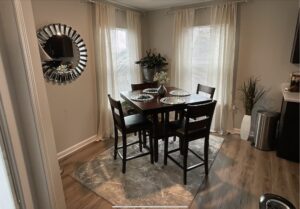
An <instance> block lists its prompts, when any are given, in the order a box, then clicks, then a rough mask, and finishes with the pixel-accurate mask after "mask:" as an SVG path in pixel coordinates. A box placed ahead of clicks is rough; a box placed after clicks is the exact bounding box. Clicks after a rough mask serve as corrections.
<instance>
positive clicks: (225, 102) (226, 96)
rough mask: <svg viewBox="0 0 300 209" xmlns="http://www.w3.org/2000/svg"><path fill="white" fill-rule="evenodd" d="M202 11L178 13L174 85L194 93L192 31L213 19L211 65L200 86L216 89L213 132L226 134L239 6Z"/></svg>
mask: <svg viewBox="0 0 300 209" xmlns="http://www.w3.org/2000/svg"><path fill="white" fill-rule="evenodd" d="M199 12H203V13H202V14H199V13H198V10H197V11H196V12H195V10H194V9H183V10H178V11H175V14H174V32H173V37H174V40H173V41H174V42H173V44H174V50H173V51H174V54H173V60H174V61H173V67H172V71H171V84H172V85H174V86H176V87H179V88H182V89H185V90H187V91H189V92H195V89H193V88H195V87H194V86H192V82H191V81H192V80H193V70H192V69H193V68H192V67H193V59H192V57H193V56H194V57H195V54H194V53H193V48H195V47H194V46H193V42H195V40H196V39H195V38H196V37H195V36H194V35H193V32H194V28H196V27H197V26H199V25H201V24H202V25H203V23H206V22H208V19H210V21H209V22H210V24H209V25H210V32H209V39H208V42H209V43H208V44H209V47H208V48H209V49H208V52H207V53H208V54H209V55H208V62H209V65H208V67H207V69H206V70H204V72H205V74H206V75H205V76H203V78H202V82H203V83H201V84H204V85H208V86H212V87H215V88H216V92H215V96H214V99H215V100H217V106H216V110H215V114H214V119H213V122H212V130H213V131H217V132H220V133H224V132H226V131H227V130H228V129H230V128H231V126H232V115H231V114H230V113H231V112H232V111H231V107H232V95H233V72H234V57H235V41H236V38H235V37H236V18H237V17H236V16H237V4H236V3H226V4H219V5H214V6H212V7H211V8H210V12H209V13H208V12H207V10H202V11H199ZM209 16H210V17H209ZM194 39H195V40H194ZM198 48H199V47H198ZM192 55H193V56H192ZM197 56H198V55H197ZM199 56H201V55H200V54H199ZM194 61H195V60H194ZM204 77H206V78H204ZM199 83H200V81H199Z"/></svg>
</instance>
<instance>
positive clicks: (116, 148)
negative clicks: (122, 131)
mask: <svg viewBox="0 0 300 209" xmlns="http://www.w3.org/2000/svg"><path fill="white" fill-rule="evenodd" d="M117 152H118V129H117V128H116V127H115V150H114V159H117Z"/></svg>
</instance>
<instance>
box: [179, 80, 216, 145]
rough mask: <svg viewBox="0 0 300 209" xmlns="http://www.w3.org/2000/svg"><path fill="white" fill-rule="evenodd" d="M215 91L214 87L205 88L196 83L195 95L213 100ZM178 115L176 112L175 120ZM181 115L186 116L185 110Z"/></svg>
mask: <svg viewBox="0 0 300 209" xmlns="http://www.w3.org/2000/svg"><path fill="white" fill-rule="evenodd" d="M215 90H216V88H214V87H210V86H205V85H202V84H200V83H198V85H197V90H196V94H199V93H204V94H207V95H209V98H210V99H213V97H214V94H215ZM178 114H179V113H178V112H175V119H177V118H178ZM183 114H184V115H186V110H185V111H184V112H183ZM194 119H195V118H194ZM174 141H176V136H175V137H174Z"/></svg>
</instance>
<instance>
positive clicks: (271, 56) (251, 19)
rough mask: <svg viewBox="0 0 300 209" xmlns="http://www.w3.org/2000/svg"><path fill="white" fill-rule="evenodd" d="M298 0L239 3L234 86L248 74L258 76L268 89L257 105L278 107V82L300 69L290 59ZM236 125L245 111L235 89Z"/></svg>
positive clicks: (279, 103)
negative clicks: (237, 45)
mask: <svg viewBox="0 0 300 209" xmlns="http://www.w3.org/2000/svg"><path fill="white" fill-rule="evenodd" d="M298 8H299V6H298V1H297V0H251V1H248V3H246V4H242V5H241V7H240V30H239V31H240V40H239V48H238V50H239V52H238V63H237V79H236V86H237V87H239V86H241V84H242V83H243V82H244V81H245V80H247V79H248V78H249V77H250V76H257V77H259V78H260V82H261V84H262V85H263V86H264V87H265V88H266V89H267V90H268V92H267V94H266V96H265V98H264V100H263V101H262V102H261V103H262V104H260V105H259V107H258V108H259V109H261V108H263V109H268V110H275V111H280V105H281V99H282V96H281V92H280V84H281V83H282V82H288V81H289V74H290V73H291V72H293V71H297V70H299V66H297V65H294V64H291V63H290V61H289V60H290V56H291V50H292V44H293V39H294V31H295V27H296V21H297V14H298ZM236 95H237V98H236V102H237V106H238V108H239V110H238V111H237V116H236V122H235V127H240V123H241V118H242V115H243V114H244V111H243V108H242V106H241V105H240V101H239V92H237V93H236Z"/></svg>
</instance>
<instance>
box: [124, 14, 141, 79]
mask: <svg viewBox="0 0 300 209" xmlns="http://www.w3.org/2000/svg"><path fill="white" fill-rule="evenodd" d="M126 18H127V44H128V49H129V70H130V78H131V83H141V81H142V78H141V70H140V67H139V65H137V64H135V62H136V61H137V60H139V59H140V58H141V55H142V49H141V45H142V44H141V42H142V41H141V34H142V29H141V25H142V24H141V14H140V13H138V12H135V11H131V10H127V11H126Z"/></svg>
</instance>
